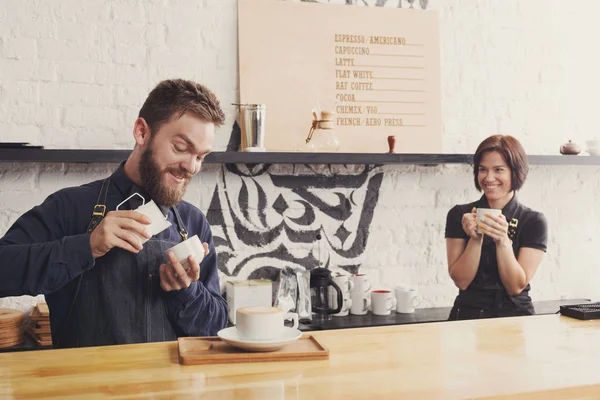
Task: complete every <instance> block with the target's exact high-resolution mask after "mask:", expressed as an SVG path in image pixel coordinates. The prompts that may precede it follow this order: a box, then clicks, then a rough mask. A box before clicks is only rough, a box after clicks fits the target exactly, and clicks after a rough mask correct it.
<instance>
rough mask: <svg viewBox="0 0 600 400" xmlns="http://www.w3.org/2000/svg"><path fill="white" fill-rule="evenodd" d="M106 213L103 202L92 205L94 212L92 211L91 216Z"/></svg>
mask: <svg viewBox="0 0 600 400" xmlns="http://www.w3.org/2000/svg"><path fill="white" fill-rule="evenodd" d="M105 213H106V206H105V205H104V204H96V205H95V206H94V212H92V215H93V216H98V217H104V214H105Z"/></svg>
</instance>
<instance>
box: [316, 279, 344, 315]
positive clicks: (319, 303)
mask: <svg viewBox="0 0 600 400" xmlns="http://www.w3.org/2000/svg"><path fill="white" fill-rule="evenodd" d="M330 286H331V287H333V289H334V290H335V291H336V292H337V308H332V307H331V304H330V300H329V287H330ZM310 300H311V308H312V313H313V320H315V321H328V320H330V319H331V316H332V315H333V314H337V313H339V312H340V311H342V307H343V306H344V299H343V294H342V290H341V289H340V287H339V286H338V285H336V283H335V282H334V281H333V279H332V277H331V272H330V271H329V270H328V269H327V268H315V269H312V270H311V271H310Z"/></svg>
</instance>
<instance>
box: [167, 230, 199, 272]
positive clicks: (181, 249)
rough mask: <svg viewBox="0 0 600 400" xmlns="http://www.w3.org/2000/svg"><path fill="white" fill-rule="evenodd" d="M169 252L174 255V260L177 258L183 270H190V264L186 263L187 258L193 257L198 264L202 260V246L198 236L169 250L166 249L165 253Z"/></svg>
mask: <svg viewBox="0 0 600 400" xmlns="http://www.w3.org/2000/svg"><path fill="white" fill-rule="evenodd" d="M169 251H172V252H173V253H175V258H177V260H178V261H179V262H180V263H181V265H182V266H183V268H184V269H185V270H188V269H189V268H190V264H189V263H188V261H187V258H188V257H189V256H192V257H194V258H195V259H196V261H198V263H200V262H201V261H202V259H203V258H204V246H202V243H201V242H200V238H199V237H198V235H194V236H192V237H191V238H188V239H187V240H184V241H183V242H181V243H178V244H176V245H175V246H173V247H171V248H170V249H167V252H169Z"/></svg>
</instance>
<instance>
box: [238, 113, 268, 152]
mask: <svg viewBox="0 0 600 400" xmlns="http://www.w3.org/2000/svg"><path fill="white" fill-rule="evenodd" d="M238 106H239V108H240V113H239V125H240V132H241V136H242V137H241V145H240V150H241V151H266V149H265V130H266V127H267V124H266V111H267V106H266V105H265V104H238Z"/></svg>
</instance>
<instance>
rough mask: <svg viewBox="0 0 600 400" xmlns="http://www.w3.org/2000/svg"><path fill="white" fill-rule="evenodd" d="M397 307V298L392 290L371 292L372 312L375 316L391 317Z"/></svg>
mask: <svg viewBox="0 0 600 400" xmlns="http://www.w3.org/2000/svg"><path fill="white" fill-rule="evenodd" d="M394 307H396V298H395V297H394V295H393V294H392V291H391V290H383V289H382V290H373V291H372V292H371V312H372V313H373V314H375V315H390V311H392V310H393V309H394Z"/></svg>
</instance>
